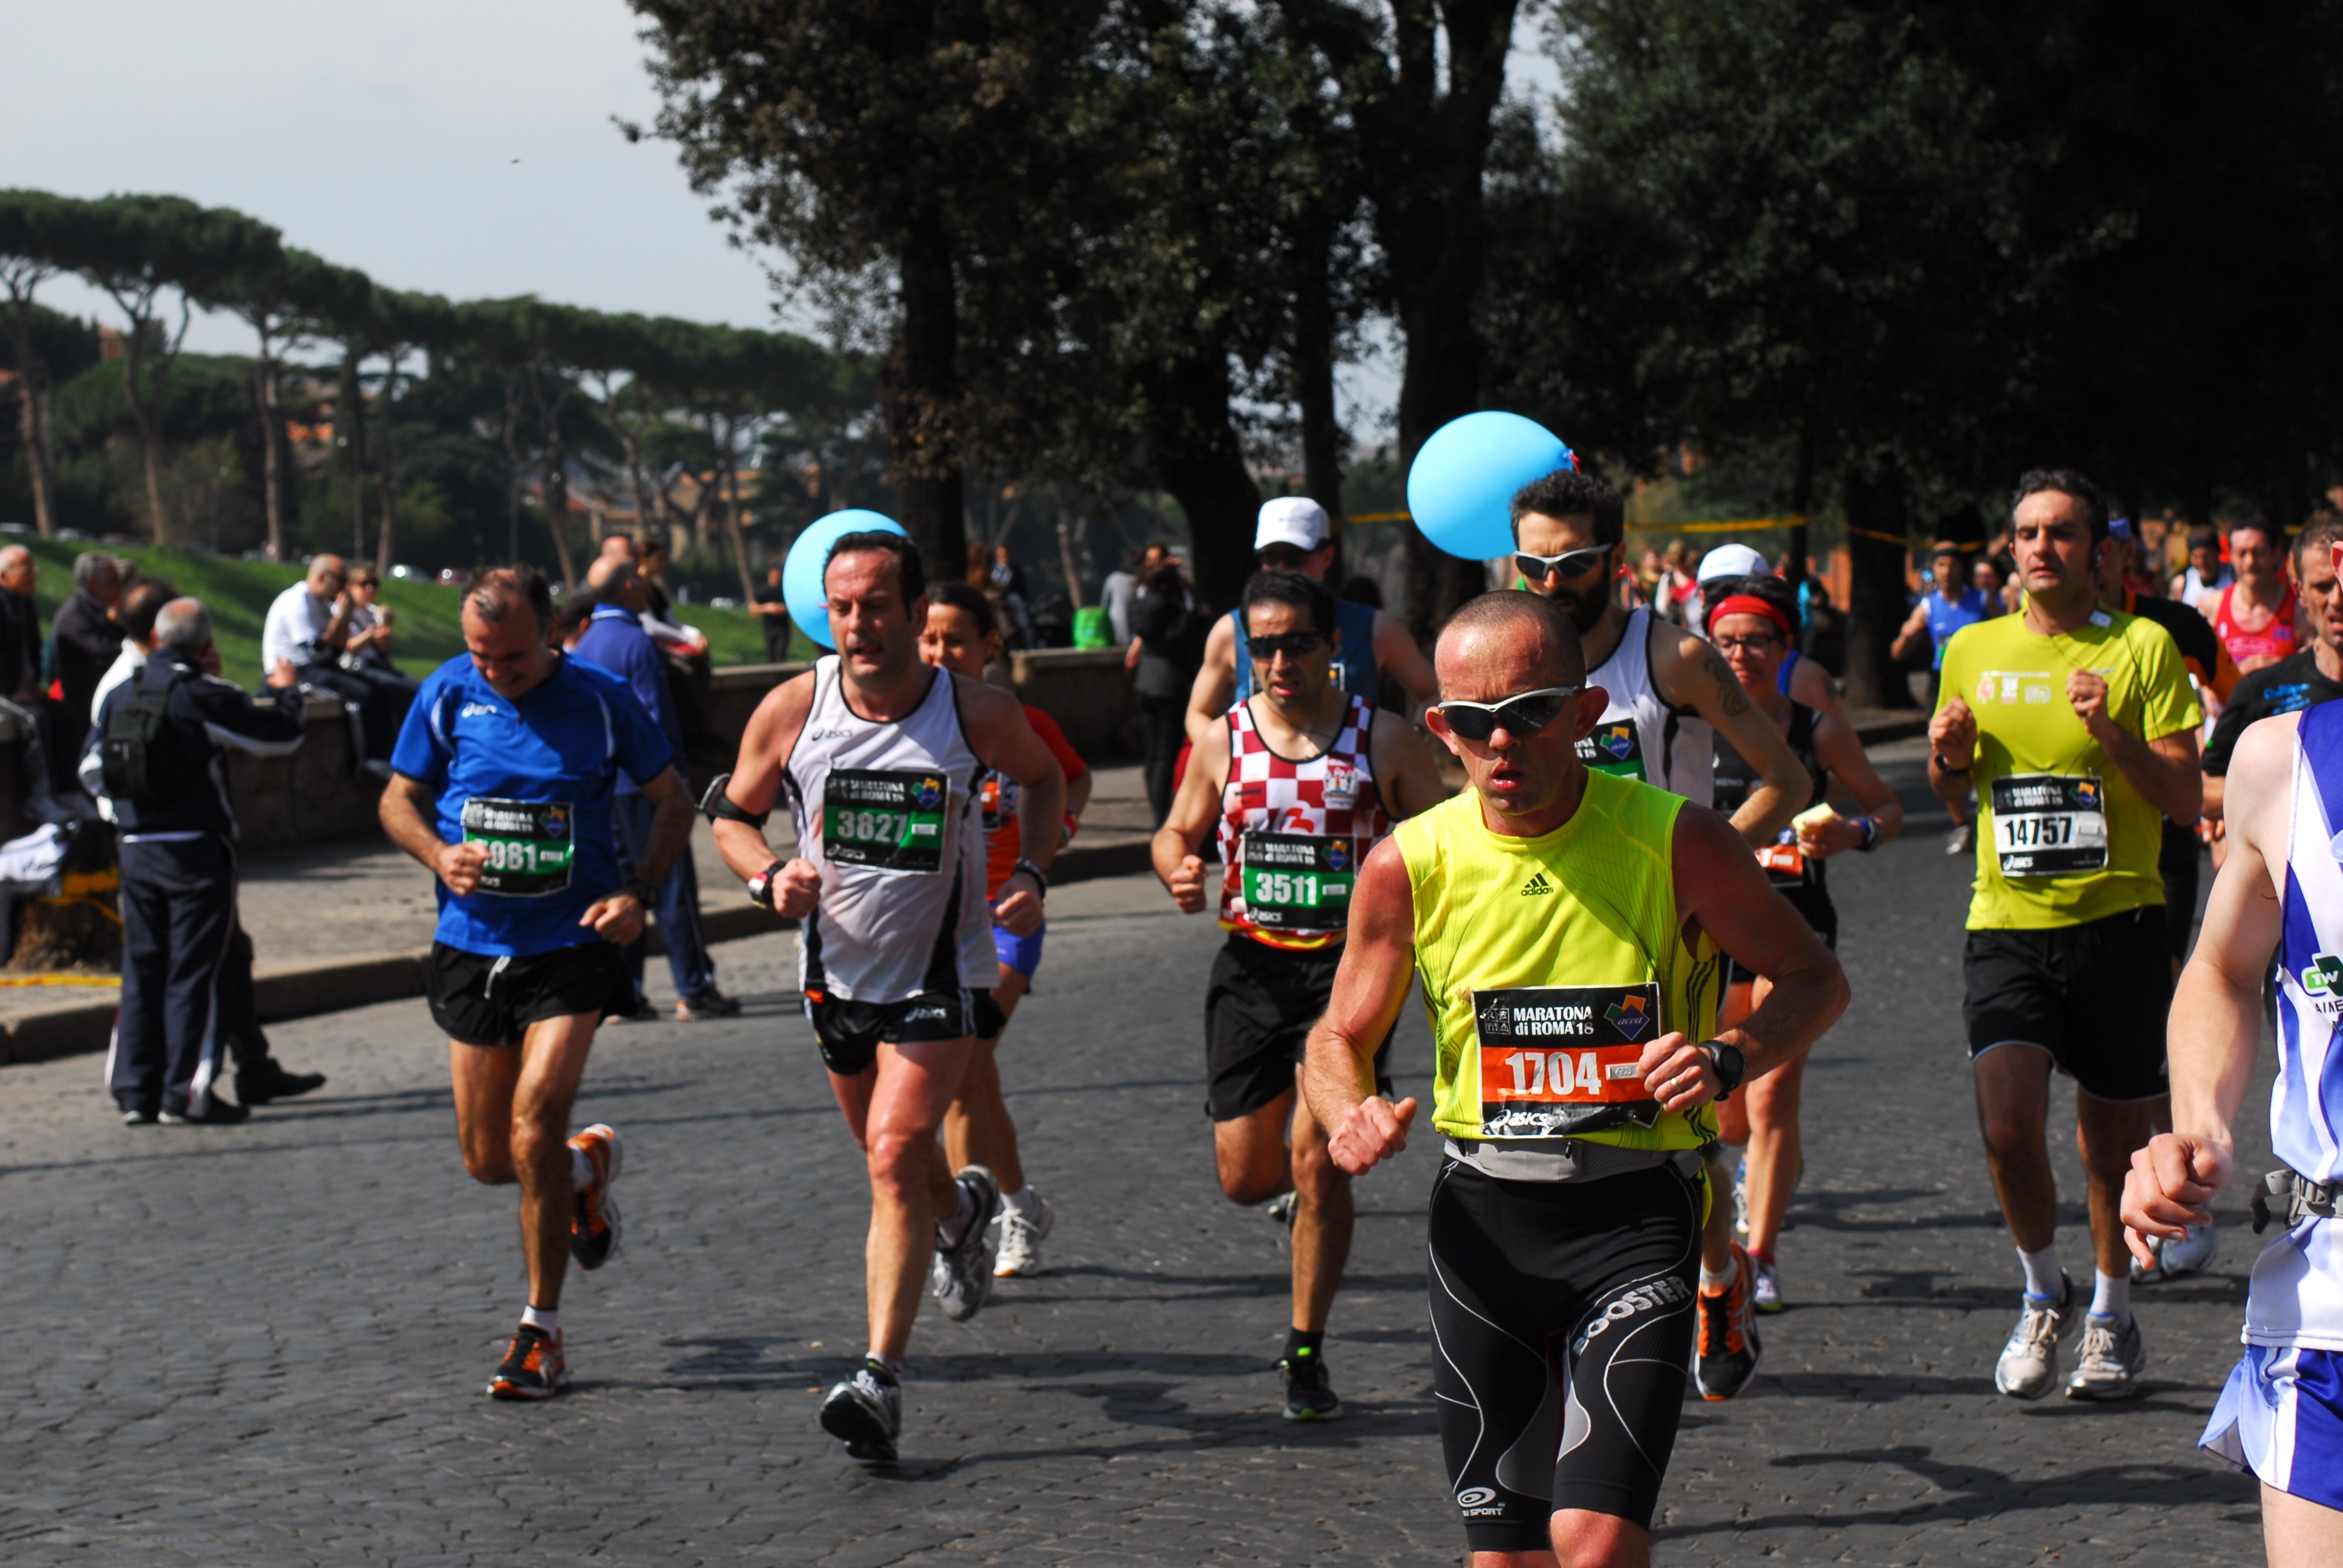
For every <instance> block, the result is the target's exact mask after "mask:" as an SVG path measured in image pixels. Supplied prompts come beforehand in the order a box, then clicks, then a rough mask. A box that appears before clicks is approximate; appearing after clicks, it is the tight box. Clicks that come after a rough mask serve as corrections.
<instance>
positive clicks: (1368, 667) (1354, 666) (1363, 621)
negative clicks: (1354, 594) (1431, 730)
mask: <svg viewBox="0 0 2343 1568" xmlns="http://www.w3.org/2000/svg"><path fill="white" fill-rule="evenodd" d="M1375 614H1376V611H1375V607H1374V606H1373V605H1371V604H1358V603H1354V602H1353V601H1352V600H1350V599H1346V598H1338V599H1336V600H1335V601H1334V627H1335V629H1336V630H1338V631H1340V632H1341V633H1342V646H1341V647H1339V648H1336V649H1335V650H1334V684H1335V685H1337V686H1339V687H1341V688H1342V689H1343V690H1345V691H1347V692H1349V693H1351V694H1352V695H1353V697H1363V698H1365V699H1367V701H1368V702H1369V703H1373V702H1374V701H1375V700H1376V698H1375V693H1376V692H1378V691H1380V690H1381V689H1383V678H1382V673H1381V671H1380V670H1378V669H1377V668H1376V665H1375ZM1229 621H1230V624H1232V626H1234V627H1235V628H1236V633H1237V696H1236V699H1237V700H1238V701H1239V702H1242V701H1243V700H1244V699H1246V698H1248V697H1251V696H1252V653H1251V651H1250V648H1249V645H1248V644H1247V642H1246V640H1245V623H1244V610H1243V608H1242V607H1239V608H1236V609H1232V610H1231V611H1229Z"/></svg>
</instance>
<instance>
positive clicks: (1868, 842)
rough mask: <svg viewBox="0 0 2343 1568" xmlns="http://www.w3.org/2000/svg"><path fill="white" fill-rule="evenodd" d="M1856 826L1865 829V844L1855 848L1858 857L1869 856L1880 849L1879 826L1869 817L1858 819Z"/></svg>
mask: <svg viewBox="0 0 2343 1568" xmlns="http://www.w3.org/2000/svg"><path fill="white" fill-rule="evenodd" d="M1855 826H1856V827H1858V828H1860V829H1863V842H1862V843H1860V844H1857V845H1856V846H1855V853H1856V854H1858V855H1868V854H1869V853H1871V851H1872V850H1874V849H1877V848H1879V824H1878V823H1876V822H1875V821H1873V820H1872V819H1870V818H1868V817H1857V818H1856V819H1855Z"/></svg>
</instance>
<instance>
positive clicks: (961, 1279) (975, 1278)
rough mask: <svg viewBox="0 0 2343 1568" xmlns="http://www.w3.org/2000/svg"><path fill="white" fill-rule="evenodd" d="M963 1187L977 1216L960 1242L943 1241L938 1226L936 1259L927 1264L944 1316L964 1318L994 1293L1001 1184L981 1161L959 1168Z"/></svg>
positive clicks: (957, 1318)
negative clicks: (995, 1220) (995, 1223)
mask: <svg viewBox="0 0 2343 1568" xmlns="http://www.w3.org/2000/svg"><path fill="white" fill-rule="evenodd" d="M957 1180H958V1181H959V1182H960V1190H961V1191H964V1192H966V1193H967V1194H968V1195H969V1197H970V1199H971V1200H972V1201H974V1202H975V1204H976V1218H974V1219H972V1220H970V1221H969V1222H968V1229H967V1230H966V1231H963V1232H962V1233H961V1235H960V1240H959V1241H958V1242H956V1243H954V1244H952V1245H950V1246H947V1245H945V1244H944V1239H943V1228H942V1227H941V1226H938V1227H937V1231H936V1256H935V1261H934V1262H932V1263H930V1265H929V1266H928V1289H929V1290H930V1291H931V1292H934V1294H935V1298H936V1300H938V1301H940V1302H942V1303H943V1304H944V1316H946V1317H948V1318H950V1319H951V1321H952V1322H956V1323H957V1322H967V1321H968V1320H969V1319H970V1318H972V1317H974V1316H976V1314H977V1312H979V1311H980V1310H981V1309H982V1307H983V1306H984V1301H985V1298H986V1297H987V1296H989V1295H990V1294H991V1293H992V1257H993V1252H992V1249H993V1245H994V1243H993V1239H992V1217H993V1216H994V1215H995V1214H998V1213H1000V1212H1001V1186H1000V1183H998V1182H996V1181H993V1179H992V1172H991V1171H987V1170H986V1169H985V1168H984V1167H983V1166H981V1165H968V1166H963V1167H961V1169H960V1175H959V1177H958V1178H957Z"/></svg>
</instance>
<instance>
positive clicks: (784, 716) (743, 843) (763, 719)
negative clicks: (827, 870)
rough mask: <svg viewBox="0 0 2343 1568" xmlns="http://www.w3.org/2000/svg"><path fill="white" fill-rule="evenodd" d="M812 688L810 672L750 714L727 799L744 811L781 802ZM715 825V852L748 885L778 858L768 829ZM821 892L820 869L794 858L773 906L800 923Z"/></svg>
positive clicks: (776, 887)
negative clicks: (784, 771)
mask: <svg viewBox="0 0 2343 1568" xmlns="http://www.w3.org/2000/svg"><path fill="white" fill-rule="evenodd" d="M813 688H814V677H813V676H812V674H810V673H808V674H805V675H800V676H798V677H796V678H792V679H789V680H785V681H783V682H782V683H781V684H780V685H779V686H777V687H775V688H774V689H772V690H770V691H769V692H767V693H766V694H765V699H764V700H763V701H762V702H759V704H757V711H756V712H754V713H752V714H750V715H749V724H748V727H747V729H744V730H742V731H741V734H740V754H739V758H738V759H736V760H735V761H734V762H733V764H732V777H731V778H730V779H728V780H727V781H726V783H725V786H724V794H725V798H726V799H729V800H730V801H731V802H732V804H734V805H735V806H738V807H739V808H740V809H741V810H743V811H746V812H749V814H751V815H757V814H759V813H763V812H767V811H770V810H772V809H774V808H775V807H777V806H779V804H780V802H781V769H783V768H785V767H787V766H788V765H789V753H790V751H792V750H793V749H796V747H797V743H798V734H799V731H800V730H802V729H804V728H805V721H806V717H807V715H809V714H810V713H811V712H812V711H813ZM713 827H714V831H715V834H716V850H717V853H719V854H720V855H722V856H723V857H724V863H725V864H726V865H727V866H729V867H730V868H731V869H732V874H733V875H734V876H736V877H738V878H739V879H741V880H742V881H744V882H745V881H747V880H748V879H749V878H751V877H754V876H757V875H759V873H761V872H762V871H764V870H765V869H767V868H769V867H770V866H771V865H772V864H773V862H774V860H775V859H778V857H777V856H775V855H774V853H773V847H772V845H771V844H769V842H767V841H766V839H765V833H764V829H761V828H759V827H757V826H756V825H755V824H754V823H749V822H739V821H735V820H733V819H729V818H726V817H719V818H717V819H716V820H715V822H714V824H713ZM820 891H821V871H820V869H819V868H818V867H816V866H815V865H814V863H813V862H812V861H810V860H808V859H802V858H799V859H793V860H791V861H789V864H788V865H787V866H786V867H785V868H783V869H782V871H781V872H780V874H779V877H778V878H776V879H775V881H774V884H773V888H772V896H773V908H774V909H775V910H777V911H779V913H781V914H784V915H787V916H789V917H790V918H792V919H797V920H802V919H803V918H804V917H805V916H806V915H808V914H809V913H811V912H812V910H813V906H814V899H815V897H816V895H818V894H819V893H820Z"/></svg>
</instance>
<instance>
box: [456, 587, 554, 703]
mask: <svg viewBox="0 0 2343 1568" xmlns="http://www.w3.org/2000/svg"><path fill="white" fill-rule="evenodd" d="M464 647H465V648H466V649H468V651H469V652H470V654H471V656H472V668H474V669H477V670H478V671H479V672H480V678H481V679H483V680H485V681H487V682H488V688H489V689H490V690H492V691H494V692H495V693H496V694H497V695H498V697H501V698H503V699H506V700H507V701H508V702H517V701H518V700H519V699H521V697H522V696H523V695H525V694H526V693H527V692H528V690H529V689H530V688H532V687H534V686H536V685H537V683H538V682H539V681H541V680H543V679H544V678H546V676H547V674H548V673H549V672H550V671H551V670H552V668H553V650H552V648H549V647H548V646H547V645H546V640H545V628H543V627H541V626H539V625H538V621H537V616H536V613H535V612H534V611H532V610H531V609H530V608H528V605H526V604H516V605H511V606H508V608H506V610H505V613H504V618H503V619H502V620H489V619H487V618H484V617H483V616H481V615H480V613H479V612H478V610H477V609H475V608H473V607H472V605H471V604H470V603H466V605H465V606H464Z"/></svg>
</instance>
